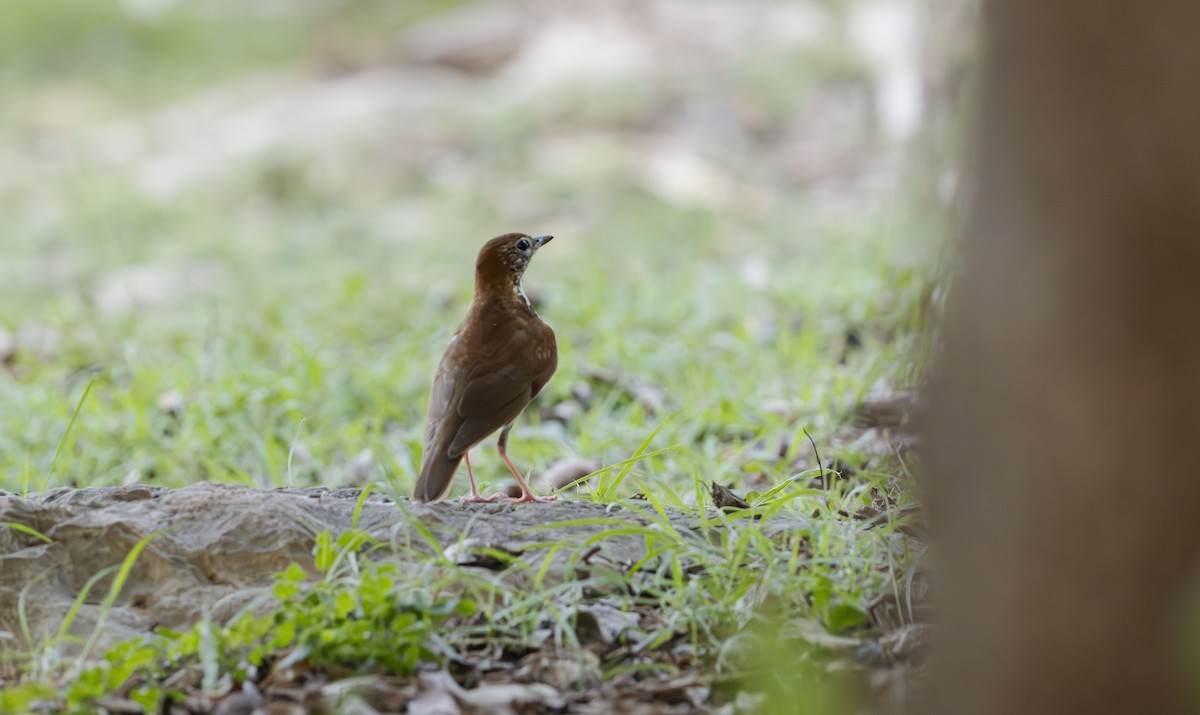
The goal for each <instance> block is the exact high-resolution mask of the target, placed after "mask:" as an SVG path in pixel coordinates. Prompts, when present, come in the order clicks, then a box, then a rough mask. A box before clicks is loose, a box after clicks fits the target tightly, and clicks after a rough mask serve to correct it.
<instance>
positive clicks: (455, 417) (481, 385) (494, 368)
mask: <svg viewBox="0 0 1200 715" xmlns="http://www.w3.org/2000/svg"><path fill="white" fill-rule="evenodd" d="M552 238H554V237H553V236H530V235H529V234H525V233H506V234H503V235H501V236H497V237H495V238H493V239H492V240H490V241H488V242H487V243H485V244H484V245H483V248H481V249H480V250H479V255H478V257H477V258H476V259H475V292H474V294H473V295H472V297H471V303H470V305H469V306H468V308H467V314H466V317H464V318H463V321H462V323H461V324H460V325H459V326H458V329H457V330H456V331H454V334H453V336H451V338H450V342H449V344H448V345H447V346H446V351H445V353H443V355H442V359H441V361H440V362H439V363H438V366H437V371H436V372H435V373H434V377H433V387H432V389H431V390H430V393H429V410H428V417H427V419H426V425H425V444H424V450H423V452H422V455H421V473H420V475H419V476H418V477H417V485H416V489H415V490H414V492H413V498H414V499H416V500H417V501H420V502H432V501H437V500H439V499H442V498H444V497H445V496H446V493H447V492H449V491H450V485H451V484H452V482H453V481H454V473H455V471H456V470H457V468H458V463H459V461H464V462H466V465H467V479H468V480H470V482H471V492H470V494H468V495H466V496H464V497H463V498H462V501H463V502H464V503H472V502H488V501H492V500H493V499H496V498H499V496H500V495H493V496H490V497H483V496H480V494H479V489H478V488H477V487H476V485H475V475H474V474H473V473H472V471H471V460H470V457H469V456H468V451H469V450H470V449H471V448H472V447H474V446H475V445H477V444H479V443H480V442H482V441H483V440H485V439H487V437H488V435H490V434H492V433H493V432H495V431H496V430H500V438H499V441H498V442H497V444H496V447H497V449H498V451H499V452H500V457H501V458H502V459H503V460H504V462H505V464H507V465H508V468H509V469H510V470H511V471H512V474H513V476H514V477H516V479H517V484H518V485H520V487H521V496H520V497H519V498H516V499H512V500H511V501H512V502H513V503H523V502H547V501H553V500H554V499H555V497H554V496H545V497H539V496H536V495H535V494H534V493H533V490H531V489H530V488H529V485H528V484H526V483H525V479H524V478H523V477H522V476H521V472H520V471H519V470H518V469H517V468H516V466H514V465H513V463H512V460H511V459H509V457H508V433H509V431H510V430H511V429H512V425H513V422H514V421H515V420H516V419H517V416H518V415H520V414H521V411H522V410H524V409H525V407H526V406H528V405H529V403H530V402H532V401H533V398H535V397H537V395H538V393H539V392H541V391H542V388H543V387H545V386H546V383H547V382H549V381H550V378H551V377H552V376H553V375H554V371H555V369H557V367H558V346H557V343H556V341H555V337H554V330H553V329H552V328H551V327H550V326H549V325H547V324H546V323H545V322H544V321H543V320H542V319H541V318H540V317H539V316H538V314H537V311H535V310H534V309H533V304H532V303H530V302H529V297H528V296H526V295H525V289H524V288H523V287H522V286H521V280H522V278H523V277H524V275H525V269H526V268H527V267H528V266H529V261H530V259H532V258H533V256H534V254H535V253H537V252H538V250H539V249H541V248H542V247H543V246H545V245H546V244H547V243H549V242H550V240H551V239H552Z"/></svg>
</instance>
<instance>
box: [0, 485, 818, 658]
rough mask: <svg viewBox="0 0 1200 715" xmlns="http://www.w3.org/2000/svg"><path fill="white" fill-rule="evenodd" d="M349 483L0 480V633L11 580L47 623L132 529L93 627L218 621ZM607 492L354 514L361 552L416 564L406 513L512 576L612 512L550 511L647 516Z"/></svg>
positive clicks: (342, 496)
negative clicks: (590, 497) (119, 581)
mask: <svg viewBox="0 0 1200 715" xmlns="http://www.w3.org/2000/svg"><path fill="white" fill-rule="evenodd" d="M360 493H361V492H360V491H359V490H358V489H336V490H330V489H325V488H316V489H295V488H284V489H273V490H266V489H252V488H249V487H243V486H236V485H232V484H207V483H201V484H196V485H193V486H189V487H185V488H182V489H168V488H166V487H159V486H148V485H141V484H138V485H133V486H125V487H93V488H88V489H67V488H57V489H53V490H49V491H47V492H43V493H40V494H38V493H32V494H30V495H29V497H28V498H27V499H25V498H21V497H20V496H18V495H15V494H2V495H0V524H20V525H23V526H25V527H29V528H30V529H32V530H34V532H36V533H27V532H26V531H21V530H18V529H14V528H5V527H0V633H3V632H7V633H11V634H20V633H22V632H23V631H22V628H21V625H20V622H19V618H18V613H17V602H18V598H19V596H20V594H21V592H22V590H25V591H26V616H27V618H28V623H29V627H30V631H31V632H32V633H34V634H35V636H36V635H37V634H42V633H47V632H51V633H52V632H54V631H55V630H57V628H58V627H59V624H60V623H61V622H62V620H63V617H64V616H65V614H66V613H67V611H68V610H69V609H70V607H71V603H72V601H73V600H74V598H75V596H76V594H78V593H79V591H80V590H81V589H82V588H83V587H84V585H85V584H86V583H87V581H88V579H90V578H91V577H92V576H93V575H95V574H96V573H97V572H99V571H101V570H102V569H105V568H107V567H109V566H113V565H115V564H120V563H121V562H122V561H123V560H124V559H125V557H126V555H128V554H129V552H130V550H131V549H133V548H134V546H136V545H137V544H138V543H139V542H141V541H143V540H148V543H147V545H146V546H145V548H144V550H143V551H142V553H141V555H140V557H139V558H138V561H137V563H136V564H135V565H134V567H133V569H132V572H131V573H130V574H129V578H128V580H127V582H126V583H125V586H124V588H123V589H122V591H121V593H120V595H119V596H118V598H117V599H116V601H115V603H114V606H113V608H112V609H110V612H109V613H108V616H107V618H106V619H105V621H104V626H103V627H104V636H105V637H104V638H103V639H102V640H103V641H107V642H112V640H113V639H122V638H128V637H131V636H134V635H138V634H142V633H147V632H149V631H150V630H151V629H152V628H154V627H155V626H164V627H167V628H171V629H173V630H181V629H184V628H187V627H190V626H191V625H192V624H194V623H195V622H196V621H197V620H198V619H199V618H200V616H201V614H202V613H204V612H206V611H207V612H209V613H211V614H212V617H213V618H214V619H215V620H217V621H218V622H223V621H225V620H226V619H228V618H230V617H232V616H233V615H234V614H236V613H238V612H239V611H240V610H241V609H242V608H243V607H244V606H245V605H247V604H249V603H250V602H251V601H252V600H253V599H254V598H256V597H260V596H262V595H264V594H267V593H269V592H270V587H271V584H272V576H273V575H274V574H275V573H276V572H278V571H281V570H283V569H284V568H286V567H287V566H288V565H289V564H291V563H296V564H299V565H300V566H301V567H302V568H304V569H305V570H306V571H308V572H309V573H312V574H314V575H315V573H316V568H315V566H314V563H313V557H312V550H313V545H314V542H315V534H317V533H320V532H321V531H323V530H325V529H328V530H330V531H332V532H333V533H334V534H335V535H336V534H339V533H341V532H343V531H346V530H348V529H350V528H351V526H352V523H353V519H354V507H355V503H356V502H357V500H358V497H359V494H360ZM609 506H612V505H605V504H593V503H590V502H584V501H571V500H562V501H559V502H556V503H551V504H521V505H512V504H503V503H488V504H470V505H463V504H460V503H458V502H457V501H446V502H438V503H436V504H418V503H415V502H412V501H409V500H407V499H404V500H401V501H400V502H398V503H397V502H395V501H393V500H392V499H390V498H388V497H387V496H385V495H384V494H381V493H377V492H376V493H372V494H370V495H369V496H368V498H367V499H366V500H365V502H364V503H363V505H362V510H361V513H360V514H359V517H358V527H359V528H361V529H363V530H365V531H366V532H367V533H369V534H370V535H371V536H372V537H374V538H376V539H378V540H380V541H382V542H384V543H394V544H397V545H398V546H397V548H393V549H379V550H377V551H376V552H373V556H372V558H379V559H388V560H391V561H399V562H400V565H401V573H405V572H413V571H415V565H416V564H421V563H423V562H424V559H425V556H427V555H432V554H433V553H434V545H430V544H426V543H425V542H424V540H423V539H422V538H421V537H420V536H417V535H416V534H415V532H413V531H412V529H411V527H409V526H408V525H409V524H410V523H412V522H414V521H419V522H420V523H421V524H422V525H423V526H424V527H425V528H427V529H428V530H429V531H430V532H431V533H432V534H433V536H434V537H435V538H436V539H437V541H438V544H437V551H438V552H439V553H441V552H444V551H445V549H447V548H449V547H450V546H451V545H452V544H456V543H460V542H463V539H464V536H466V537H467V538H470V539H474V540H476V541H473V542H471V543H478V544H486V545H487V546H488V547H489V548H490V549H492V550H494V551H496V552H505V553H508V554H512V555H513V559H514V560H519V561H524V562H525V564H526V565H527V566H528V567H529V568H511V569H506V570H504V571H503V572H501V573H498V576H497V577H500V578H514V579H520V578H522V574H523V573H525V572H528V571H530V569H533V568H536V567H538V566H540V564H541V563H542V562H543V560H544V559H545V558H546V554H547V548H546V547H545V544H548V543H553V542H560V541H566V542H568V543H576V544H582V543H584V542H586V541H587V539H588V537H590V536H593V535H595V534H596V533H599V532H600V531H604V530H606V529H608V528H611V524H610V525H608V526H605V525H602V524H589V525H583V526H568V527H560V526H555V525H554V524H555V523H557V522H569V521H574V522H581V521H582V522H586V521H587V520H591V519H597V518H599V517H605V518H608V519H617V520H623V521H625V522H628V523H630V524H637V525H645V523H646V520H645V519H644V518H643V517H641V516H639V515H638V514H636V513H635V512H633V511H631V510H619V509H618V510H615V511H614V510H610V509H609ZM671 519H672V521H673V522H676V526H677V528H679V529H691V528H695V527H696V526H697V523H698V521H697V519H695V518H694V517H691V516H685V515H683V514H678V515H673V516H672V517H671ZM784 522H787V523H784ZM779 528H782V529H789V530H794V529H797V528H800V525H799V524H798V523H793V521H790V520H785V519H780V524H779ZM37 534H41V535H44V536H45V537H46V538H47V539H49V542H47V541H45V540H43V539H42V538H39V537H38V536H37ZM464 543H465V542H464ZM401 546H403V548H401ZM604 550H605V556H606V557H607V558H609V559H610V560H613V561H615V562H617V563H626V562H628V563H633V562H636V561H638V560H639V559H641V558H642V557H643V556H644V555H645V544H644V542H643V541H642V540H641V539H636V538H633V537H624V536H618V537H613V538H609V539H606V540H605V541H604ZM379 554H382V555H379ZM572 558H577V554H576V551H575V550H574V549H569V548H568V549H560V550H558V551H557V552H556V553H555V555H554V556H553V557H552V559H551V560H552V563H551V566H550V568H549V569H547V577H546V583H545V584H543V587H545V586H548V585H552V583H553V582H554V581H555V579H561V578H568V577H573V576H572V575H571V574H572V573H573V570H572V569H571V568H568V564H569V561H570V559H572ZM480 565H485V564H480ZM406 566H407V568H406ZM111 582H112V579H111V576H110V577H108V578H104V579H101V580H100V581H98V582H97V583H96V584H95V585H94V586H93V587H92V589H91V591H90V592H89V595H88V597H87V598H86V599H85V602H84V604H83V606H82V607H81V608H80V609H79V613H78V615H77V617H76V619H75V621H74V623H73V625H72V627H71V632H72V633H73V634H75V635H79V636H83V637H84V640H86V636H88V635H90V634H91V632H92V630H93V629H94V628H95V626H96V623H97V621H98V620H99V616H100V607H99V604H100V602H101V601H102V600H103V598H104V597H105V596H106V595H107V593H108V590H109V588H110V585H111ZM600 625H601V626H603V629H602V630H603V631H604V632H603V633H602V634H601V636H600V637H605V635H607V636H611V635H612V634H611V633H609V631H611V630H619V629H615V627H610V625H609V624H608V621H607V620H605V619H600ZM16 638H17V640H20V636H16ZM103 644H104V643H103V642H102V644H101V645H103ZM102 650H103V649H102V648H100V649H97V652H99V651H102Z"/></svg>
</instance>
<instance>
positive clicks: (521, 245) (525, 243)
mask: <svg viewBox="0 0 1200 715" xmlns="http://www.w3.org/2000/svg"><path fill="white" fill-rule="evenodd" d="M517 250H519V251H528V250H529V239H528V238H522V239H521V240H520V241H517Z"/></svg>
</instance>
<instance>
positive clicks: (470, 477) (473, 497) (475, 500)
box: [459, 452, 500, 504]
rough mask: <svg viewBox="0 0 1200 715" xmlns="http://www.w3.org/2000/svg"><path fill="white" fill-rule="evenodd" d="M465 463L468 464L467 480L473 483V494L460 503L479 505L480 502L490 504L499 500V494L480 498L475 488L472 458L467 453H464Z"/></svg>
mask: <svg viewBox="0 0 1200 715" xmlns="http://www.w3.org/2000/svg"><path fill="white" fill-rule="evenodd" d="M463 461H464V462H466V463H467V479H468V480H469V481H470V482H471V493H470V494H468V495H466V496H464V497H463V498H462V499H460V500H459V501H461V502H462V503H463V504H478V503H479V502H489V501H493V500H495V499H499V498H500V495H499V494H493V495H492V496H490V497H484V496H479V490H478V489H477V488H475V475H474V474H472V473H471V456H470V455H469V454H467V453H466V452H464V453H463Z"/></svg>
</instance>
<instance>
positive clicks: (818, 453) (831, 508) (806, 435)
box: [800, 428, 833, 511]
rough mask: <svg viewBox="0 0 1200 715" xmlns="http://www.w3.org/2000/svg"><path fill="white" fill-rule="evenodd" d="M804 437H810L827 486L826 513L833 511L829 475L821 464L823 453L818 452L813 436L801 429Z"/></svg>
mask: <svg viewBox="0 0 1200 715" xmlns="http://www.w3.org/2000/svg"><path fill="white" fill-rule="evenodd" d="M800 431H802V432H804V436H805V437H808V443H809V444H811V445H812V448H813V456H815V457H816V458H817V469H819V470H821V483H822V484H824V485H825V511H832V510H833V506H832V505H831V504H830V503H829V475H828V474H826V473H825V465H823V464H821V453H820V452H819V451H817V443H816V442H815V441H813V438H812V435H811V434H809V433H808V430H807V429H804V428H801V430H800Z"/></svg>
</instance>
